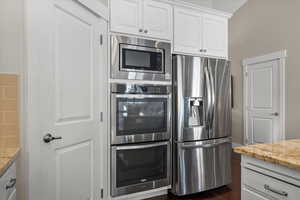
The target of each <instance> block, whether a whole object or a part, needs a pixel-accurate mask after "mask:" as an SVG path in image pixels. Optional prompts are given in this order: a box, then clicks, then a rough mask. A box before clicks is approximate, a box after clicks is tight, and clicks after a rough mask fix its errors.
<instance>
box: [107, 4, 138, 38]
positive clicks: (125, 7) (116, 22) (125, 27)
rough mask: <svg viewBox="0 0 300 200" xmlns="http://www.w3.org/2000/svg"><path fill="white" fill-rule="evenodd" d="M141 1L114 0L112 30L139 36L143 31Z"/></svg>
mask: <svg viewBox="0 0 300 200" xmlns="http://www.w3.org/2000/svg"><path fill="white" fill-rule="evenodd" d="M141 4H142V1H141V0H112V1H111V5H110V6H111V10H110V12H111V13H110V20H111V21H110V28H111V30H112V31H115V32H124V33H129V34H138V33H139V30H140V29H142V19H141V13H140V12H141V7H142V6H141Z"/></svg>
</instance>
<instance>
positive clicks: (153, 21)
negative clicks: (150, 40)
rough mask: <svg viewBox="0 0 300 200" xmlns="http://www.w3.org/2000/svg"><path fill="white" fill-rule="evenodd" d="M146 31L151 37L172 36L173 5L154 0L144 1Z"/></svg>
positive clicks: (162, 37)
mask: <svg viewBox="0 0 300 200" xmlns="http://www.w3.org/2000/svg"><path fill="white" fill-rule="evenodd" d="M143 19H144V26H143V28H144V33H145V32H146V34H148V35H149V36H151V37H155V38H161V39H170V38H171V37H172V7H171V6H170V5H168V4H165V3H160V2H157V1H153V0H145V1H144V16H143Z"/></svg>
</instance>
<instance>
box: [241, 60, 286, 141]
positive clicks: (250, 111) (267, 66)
mask: <svg viewBox="0 0 300 200" xmlns="http://www.w3.org/2000/svg"><path fill="white" fill-rule="evenodd" d="M279 72H280V70H279V60H273V61H267V62H261V63H256V64H251V65H247V66H246V72H245V80H246V88H245V89H246V96H245V97H246V115H245V116H246V131H247V136H246V137H247V138H246V140H247V143H248V144H255V143H270V142H275V141H277V140H278V135H279V134H280V133H279V131H280V114H281V113H280V74H279Z"/></svg>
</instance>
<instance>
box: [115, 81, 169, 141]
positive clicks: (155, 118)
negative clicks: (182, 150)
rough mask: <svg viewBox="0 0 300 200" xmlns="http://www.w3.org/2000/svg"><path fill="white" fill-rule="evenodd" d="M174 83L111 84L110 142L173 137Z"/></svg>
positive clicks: (159, 139)
mask: <svg viewBox="0 0 300 200" xmlns="http://www.w3.org/2000/svg"><path fill="white" fill-rule="evenodd" d="M171 90H172V88H171V86H165V85H139V84H119V83H113V84H111V92H112V94H111V143H112V144H128V143H137V142H151V141H162V140H169V139H170V138H171V128H172V127H171V115H172V111H171V109H172V101H171Z"/></svg>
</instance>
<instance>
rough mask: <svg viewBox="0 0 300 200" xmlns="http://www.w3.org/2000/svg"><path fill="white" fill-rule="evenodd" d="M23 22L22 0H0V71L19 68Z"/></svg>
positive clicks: (12, 70)
mask: <svg viewBox="0 0 300 200" xmlns="http://www.w3.org/2000/svg"><path fill="white" fill-rule="evenodd" d="M23 24H24V22H23V0H0V73H16V74H18V73H19V72H20V70H21V66H22V64H23Z"/></svg>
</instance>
